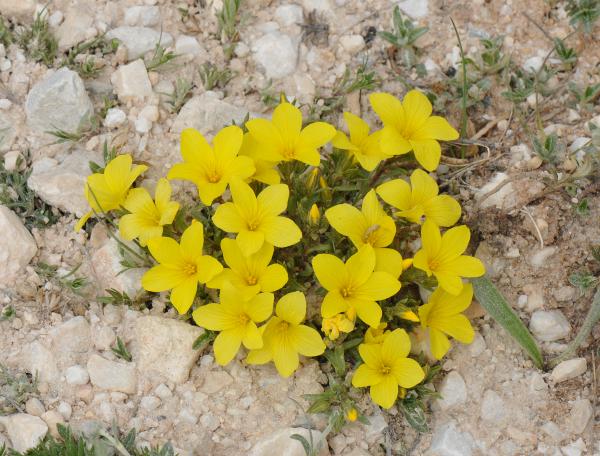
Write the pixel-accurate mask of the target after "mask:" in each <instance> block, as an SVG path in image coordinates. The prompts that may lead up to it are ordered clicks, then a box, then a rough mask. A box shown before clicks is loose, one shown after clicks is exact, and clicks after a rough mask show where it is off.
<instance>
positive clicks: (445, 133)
mask: <svg viewBox="0 0 600 456" xmlns="http://www.w3.org/2000/svg"><path fill="white" fill-rule="evenodd" d="M458 137H459V135H458V131H456V130H455V129H454V128H452V126H451V125H450V124H449V123H448V121H447V120H446V119H444V118H443V117H438V116H431V117H429V118H428V119H427V120H426V121H425V122H424V123H423V125H422V126H421V128H419V129H418V130H417V131H416V132H415V134H414V135H413V138H415V139H439V140H441V141H454V140H455V139H458Z"/></svg>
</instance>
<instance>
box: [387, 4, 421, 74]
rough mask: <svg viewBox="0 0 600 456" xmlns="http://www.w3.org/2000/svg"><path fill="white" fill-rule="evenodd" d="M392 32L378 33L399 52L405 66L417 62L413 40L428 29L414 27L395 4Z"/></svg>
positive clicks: (410, 65)
mask: <svg viewBox="0 0 600 456" xmlns="http://www.w3.org/2000/svg"><path fill="white" fill-rule="evenodd" d="M392 25H393V27H394V30H393V31H392V32H379V33H378V35H379V36H380V37H381V38H383V39H384V40H385V41H387V42H388V43H390V44H391V45H392V46H394V48H395V50H396V52H400V54H401V57H400V60H401V61H402V63H403V64H404V65H405V66H406V67H407V68H412V67H414V66H415V65H416V64H417V53H416V48H415V42H416V41H417V40H418V39H419V38H420V37H421V36H423V35H424V34H425V33H427V31H428V30H429V29H428V28H427V27H416V26H415V25H414V24H413V22H412V21H411V20H410V18H408V17H407V18H406V19H404V18H403V17H402V13H401V12H400V7H399V6H397V5H396V7H395V8H394V13H393V16H392Z"/></svg>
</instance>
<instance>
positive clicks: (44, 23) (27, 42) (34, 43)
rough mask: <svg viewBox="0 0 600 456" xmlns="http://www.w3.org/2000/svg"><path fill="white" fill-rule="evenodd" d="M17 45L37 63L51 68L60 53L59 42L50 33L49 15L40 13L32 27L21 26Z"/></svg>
mask: <svg viewBox="0 0 600 456" xmlns="http://www.w3.org/2000/svg"><path fill="white" fill-rule="evenodd" d="M16 41H17V44H18V45H19V46H20V47H21V48H22V49H23V50H24V51H25V54H26V55H27V56H28V57H29V58H31V59H33V60H34V61H36V62H43V63H44V64H46V65H48V66H50V65H52V64H53V63H54V59H55V58H56V56H57V53H58V40H57V39H56V38H55V37H54V35H53V34H52V32H51V31H50V26H49V25H48V13H47V11H46V10H45V9H43V10H42V11H40V12H39V13H38V14H37V15H36V16H35V19H34V21H33V23H32V24H31V26H21V27H20V28H19V29H18V31H17V32H16Z"/></svg>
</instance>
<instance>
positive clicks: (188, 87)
mask: <svg viewBox="0 0 600 456" xmlns="http://www.w3.org/2000/svg"><path fill="white" fill-rule="evenodd" d="M193 88H194V84H193V83H192V82H191V81H189V80H187V79H183V78H177V80H176V81H175V88H174V90H173V93H172V94H171V95H169V99H168V100H167V103H168V104H169V106H170V107H171V111H172V112H174V113H178V112H179V111H181V108H182V107H183V105H184V104H185V102H186V101H188V99H189V98H190V97H191V96H192V89H193Z"/></svg>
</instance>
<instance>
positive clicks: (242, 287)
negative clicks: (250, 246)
mask: <svg viewBox="0 0 600 456" xmlns="http://www.w3.org/2000/svg"><path fill="white" fill-rule="evenodd" d="M273 250H274V248H273V246H272V245H271V244H268V243H264V244H263V245H262V247H261V248H260V249H259V250H258V251H257V252H256V253H253V254H252V255H249V256H247V257H245V256H244V255H243V254H242V251H241V250H240V247H239V246H238V244H237V242H236V241H235V240H234V239H228V238H225V239H223V240H222V241H221V251H222V252H223V259H224V260H225V263H227V266H229V268H225V269H223V272H221V273H220V274H219V275H218V276H216V277H215V278H214V279H212V280H211V281H210V282H208V284H207V286H208V287H209V288H220V289H223V288H224V287H225V286H227V285H228V284H231V285H233V287H234V288H236V289H237V290H239V291H240V292H242V294H243V295H244V296H246V297H248V298H249V297H251V296H252V295H255V294H256V293H258V292H259V291H263V292H273V291H276V290H279V289H280V288H281V287H283V286H284V285H285V284H286V282H287V281H288V274H287V271H286V270H285V268H284V267H283V266H281V265H280V264H271V265H270V264H269V263H270V262H271V258H273Z"/></svg>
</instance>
